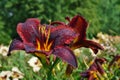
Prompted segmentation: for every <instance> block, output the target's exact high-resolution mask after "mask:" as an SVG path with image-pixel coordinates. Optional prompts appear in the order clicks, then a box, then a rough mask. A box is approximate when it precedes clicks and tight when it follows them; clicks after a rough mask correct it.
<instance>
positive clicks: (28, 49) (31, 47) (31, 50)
mask: <svg viewBox="0 0 120 80" xmlns="http://www.w3.org/2000/svg"><path fill="white" fill-rule="evenodd" d="M24 46H25V51H26V52H27V53H35V52H37V53H40V54H45V55H50V54H51V51H49V52H47V51H41V50H37V49H36V47H35V45H34V44H32V43H26V44H24Z"/></svg>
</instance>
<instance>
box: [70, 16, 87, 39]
mask: <svg viewBox="0 0 120 80" xmlns="http://www.w3.org/2000/svg"><path fill="white" fill-rule="evenodd" d="M68 25H69V26H70V27H72V28H73V29H74V30H75V31H76V32H78V33H79V34H80V35H79V40H83V39H85V38H86V29H87V26H88V23H87V21H86V20H85V19H84V18H83V17H82V16H80V15H77V16H75V17H73V18H72V20H71V21H70V23H69V24H68Z"/></svg>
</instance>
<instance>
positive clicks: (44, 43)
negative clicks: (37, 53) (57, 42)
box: [36, 26, 53, 51]
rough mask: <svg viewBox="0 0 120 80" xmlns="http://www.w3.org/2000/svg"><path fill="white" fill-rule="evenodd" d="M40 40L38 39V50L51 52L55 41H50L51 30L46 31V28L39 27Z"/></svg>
mask: <svg viewBox="0 0 120 80" xmlns="http://www.w3.org/2000/svg"><path fill="white" fill-rule="evenodd" d="M39 35H40V38H37V39H36V43H37V50H42V51H50V50H51V46H52V43H53V41H50V40H49V38H50V28H49V29H46V26H39Z"/></svg>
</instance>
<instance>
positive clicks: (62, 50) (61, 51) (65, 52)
mask: <svg viewBox="0 0 120 80" xmlns="http://www.w3.org/2000/svg"><path fill="white" fill-rule="evenodd" d="M53 54H54V55H56V56H57V57H59V58H61V59H62V60H64V61H66V62H67V63H68V64H70V65H72V66H73V67H75V68H76V67H77V61H76V57H75V55H74V53H73V52H72V51H71V50H70V49H69V48H67V47H63V46H58V47H56V48H55V49H54V51H53Z"/></svg>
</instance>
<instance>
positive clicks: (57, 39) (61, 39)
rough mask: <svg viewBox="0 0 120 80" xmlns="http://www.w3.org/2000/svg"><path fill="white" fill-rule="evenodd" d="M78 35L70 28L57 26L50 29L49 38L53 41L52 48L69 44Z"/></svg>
mask: <svg viewBox="0 0 120 80" xmlns="http://www.w3.org/2000/svg"><path fill="white" fill-rule="evenodd" d="M76 36H78V34H77V33H76V32H75V31H74V30H73V29H72V28H70V27H68V26H65V25H59V26H56V27H55V28H53V29H51V36H50V38H51V39H53V40H54V43H55V44H54V46H58V45H63V44H70V43H71V42H72V41H73V40H74V39H75V38H76Z"/></svg>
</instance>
